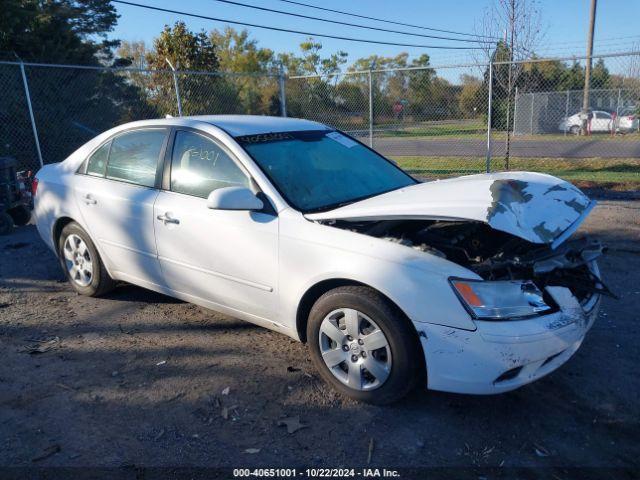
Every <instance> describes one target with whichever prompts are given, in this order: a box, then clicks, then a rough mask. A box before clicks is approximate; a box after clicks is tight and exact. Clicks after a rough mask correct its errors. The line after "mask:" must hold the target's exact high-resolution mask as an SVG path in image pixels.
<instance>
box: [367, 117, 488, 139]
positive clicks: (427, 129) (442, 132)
mask: <svg viewBox="0 0 640 480" xmlns="http://www.w3.org/2000/svg"><path fill="white" fill-rule="evenodd" d="M375 128H376V129H380V130H379V131H376V137H401V138H407V137H411V138H414V137H418V138H419V137H425V138H427V137H428V138H432V137H463V138H474V137H477V138H482V136H483V129H484V130H485V131H486V125H483V124H482V123H478V122H475V121H472V122H469V121H464V120H461V121H460V122H459V123H444V124H437V123H434V124H420V125H413V126H408V127H404V128H397V129H389V130H387V129H385V126H384V125H376V126H375ZM484 135H486V133H484Z"/></svg>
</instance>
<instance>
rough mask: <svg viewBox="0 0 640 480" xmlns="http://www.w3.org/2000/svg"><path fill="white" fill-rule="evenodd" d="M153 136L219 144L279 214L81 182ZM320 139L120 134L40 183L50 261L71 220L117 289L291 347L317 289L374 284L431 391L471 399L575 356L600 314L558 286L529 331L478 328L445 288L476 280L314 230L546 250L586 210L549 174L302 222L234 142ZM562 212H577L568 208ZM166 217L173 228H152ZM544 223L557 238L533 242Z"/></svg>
mask: <svg viewBox="0 0 640 480" xmlns="http://www.w3.org/2000/svg"><path fill="white" fill-rule="evenodd" d="M158 125H161V126H166V127H178V128H179V127H181V126H182V127H190V128H195V129H198V130H200V131H202V132H203V133H205V134H207V135H209V136H211V137H214V138H215V139H217V140H218V141H219V142H220V143H222V144H224V146H226V148H227V149H228V150H229V151H230V152H231V153H232V154H233V155H234V156H235V158H236V160H237V161H238V162H239V163H240V164H241V165H242V166H243V167H244V168H245V169H246V171H247V172H248V174H249V175H250V176H251V177H252V179H253V181H254V182H255V184H256V185H257V186H258V187H259V189H260V190H261V191H262V192H263V193H264V195H265V197H266V198H267V199H268V200H269V201H270V202H271V203H272V205H273V208H274V213H275V214H274V215H270V214H267V213H256V212H249V211H233V210H211V209H209V208H207V204H206V203H207V200H206V199H203V198H198V197H192V196H188V195H183V194H179V193H174V192H169V191H163V190H159V189H155V188H147V187H139V186H134V185H129V184H125V183H121V182H118V181H113V180H106V179H104V178H93V177H89V176H86V175H81V174H77V173H76V171H77V170H78V168H79V166H80V165H81V164H82V163H83V162H84V160H85V159H86V158H87V156H88V155H89V154H90V153H91V152H92V151H93V150H94V149H95V148H96V147H97V146H99V145H100V144H102V143H103V142H104V141H105V140H106V139H107V138H109V137H111V136H112V135H114V134H115V133H117V132H119V131H122V130H124V129H130V128H133V127H148V126H158ZM319 129H328V127H326V126H324V125H321V124H318V123H315V122H309V121H304V120H294V119H283V118H269V117H242V116H212V117H192V118H170V119H163V120H149V121H142V122H134V123H131V124H127V125H123V126H120V127H116V128H115V129H112V130H110V131H108V132H105V133H103V134H101V135H99V136H98V137H96V138H95V139H93V140H91V141H90V142H88V143H87V144H86V145H84V146H83V147H81V148H79V149H78V150H77V151H76V152H74V153H73V154H72V155H71V156H69V157H68V158H67V159H66V160H65V161H63V162H61V163H58V164H52V165H47V166H45V167H44V168H43V169H42V170H40V172H38V174H37V178H38V179H39V186H38V192H37V195H36V202H35V215H36V218H37V227H38V231H39V233H40V235H41V236H42V238H43V240H44V241H45V242H46V244H47V245H48V246H49V247H50V248H51V249H52V250H53V251H54V252H56V251H57V246H56V245H55V239H54V227H55V225H56V222H57V221H58V220H60V219H61V218H70V219H73V220H74V221H76V222H78V223H79V224H80V225H81V226H82V228H83V229H85V230H86V231H87V232H88V233H89V235H90V236H91V238H92V239H93V241H94V243H95V244H96V247H97V248H98V250H99V253H100V255H101V257H102V259H103V261H104V263H105V266H106V268H107V270H108V271H109V273H110V275H111V276H112V277H113V278H115V279H119V280H124V281H127V282H130V283H133V284H137V285H140V286H143V287H146V288H149V289H152V290H155V291H158V292H162V293H165V294H167V295H171V296H174V297H177V298H180V299H183V300H186V301H189V302H193V303H196V304H199V305H202V306H204V307H207V308H211V309H214V310H217V311H220V312H223V313H227V314H229V315H233V316H236V317H239V318H242V319H245V320H247V321H250V322H253V323H256V324H258V325H262V326H265V327H267V328H271V329H274V330H277V331H280V332H282V333H284V334H286V335H289V336H291V337H293V338H296V339H298V338H300V332H299V330H298V325H297V312H298V307H299V305H300V301H301V299H302V298H303V296H304V294H305V293H306V292H307V291H308V290H309V289H311V288H312V287H313V286H314V285H317V284H318V283H320V282H323V281H326V280H333V279H342V280H348V281H352V282H358V283H361V284H365V285H369V286H370V287H372V288H374V289H377V290H378V291H380V292H381V293H382V294H384V295H385V296H386V297H388V298H389V299H390V300H391V301H393V302H394V303H395V304H396V305H397V306H398V307H399V308H400V309H401V310H402V311H403V312H404V313H405V314H406V315H407V317H408V318H409V319H410V320H411V321H412V322H413V324H414V326H415V328H416V331H417V332H418V334H420V339H421V343H422V346H423V350H424V355H425V358H426V365H427V370H428V371H427V376H428V387H429V388H432V389H437V390H444V391H451V392H461V393H480V394H486V393H497V392H502V391H506V390H511V389H513V388H516V387H518V386H521V385H523V384H526V383H528V382H530V381H533V380H535V379H536V378H539V377H541V376H543V375H545V374H547V373H549V372H551V371H552V370H554V369H555V368H557V367H558V366H560V365H561V364H562V363H564V362H565V361H566V360H567V359H568V358H569V357H570V356H571V355H572V354H573V353H574V352H575V351H576V350H577V348H578V347H579V346H580V344H581V342H582V340H583V338H584V336H585V334H586V332H587V330H588V329H589V328H590V326H591V324H592V323H593V318H594V316H595V315H593V316H592V317H591V318H589V319H587V318H584V316H582V317H580V316H576V315H575V312H574V311H573V310H572V307H573V306H574V305H573V303H572V301H571V299H573V300H574V301H575V298H573V296H572V295H571V294H570V293H569V294H568V296H567V292H569V291H568V290H567V289H563V290H566V291H565V292H564V296H562V295H559V298H560V301H559V302H558V303H559V304H560V305H561V307H562V310H561V311H559V312H556V313H552V314H549V315H543V316H540V317H537V318H534V319H528V320H517V321H503V322H489V321H476V320H473V319H472V318H471V317H470V316H469V314H468V313H467V311H466V310H465V308H464V307H463V306H462V304H461V303H460V301H459V299H458V298H457V297H456V295H455V294H454V291H453V289H452V288H451V286H450V284H449V281H448V279H449V277H462V278H468V279H480V277H478V275H476V274H475V273H473V272H472V271H470V270H468V269H466V268H464V267H462V266H459V265H457V264H455V263H452V262H450V261H448V260H446V259H443V258H440V257H438V256H434V255H431V254H429V253H425V252H421V251H417V250H415V249H412V248H407V247H406V246H403V245H400V244H396V243H392V242H389V241H386V240H383V239H378V238H373V237H370V236H366V235H363V234H359V233H355V232H351V231H348V230H343V229H338V228H334V227H331V226H328V225H325V224H322V223H319V222H316V221H313V220H319V219H328V218H331V219H339V218H342V219H346V218H359V219H376V218H436V219H469V220H475V221H481V222H486V223H488V224H489V225H491V226H492V227H493V228H495V229H498V230H502V231H505V232H508V233H512V234H514V235H518V236H521V237H522V238H525V239H528V240H530V241H533V242H537V243H547V242H551V241H553V240H554V238H557V237H558V236H560V235H562V233H563V232H566V231H568V229H572V228H574V227H575V228H577V224H579V222H580V221H581V219H582V218H584V216H585V215H584V211H585V210H588V209H589V208H590V203H589V201H588V199H586V197H584V195H582V194H581V193H580V192H579V190H577V189H575V187H572V186H571V185H569V184H567V183H566V182H563V181H561V180H558V179H556V178H554V177H550V176H548V175H540V174H531V173H513V174H489V175H474V176H470V177H462V178H459V179H452V180H443V181H438V182H431V183H427V184H421V185H416V186H412V187H408V188H405V189H401V190H398V191H394V192H390V193H387V194H383V195H379V196H377V197H374V198H371V199H368V200H364V201H360V202H357V203H354V204H351V205H349V206H346V207H343V208H339V209H336V210H333V211H331V212H325V213H323V214H315V215H307V216H306V217H305V216H304V215H303V214H302V213H300V212H299V211H297V210H295V209H293V208H292V207H290V206H289V205H287V203H286V202H285V201H284V199H283V198H282V197H281V196H280V194H279V193H278V191H277V190H276V189H275V188H274V187H273V185H271V183H270V182H269V181H268V180H267V178H266V177H265V175H264V174H263V173H262V171H261V170H260V169H259V168H258V167H257V165H256V164H255V163H254V162H253V160H252V159H251V158H250V157H249V156H248V155H247V154H246V152H245V151H244V150H243V149H242V148H241V147H240V146H239V145H238V144H237V143H236V141H235V140H234V139H233V136H238V135H248V134H260V133H273V132H285V131H294V130H296V131H300V130H319ZM514 181H515V182H523V183H520V184H519V185H520V186H521V187H523V188H520V189H519V192H520V194H521V195H524V197H523V198H521V199H520V200H519V201H518V200H517V199H516V201H515V202H514V201H513V198H512V197H513V192H512V191H511V190H510V189H511V187H512V186H513V185H514V184H513V183H509V182H514ZM495 182H506V183H504V185H503V187H504V186H505V185H506V187H505V188H506V195H507V197H500V198H502V199H504V198H507V201H506V204H508V205H507V206H508V207H510V208H507V209H506V210H504V211H499V212H498V211H495V204H494V201H495V198H494V197H492V193H491V185H494V184H495ZM553 187H561V188H558V189H555V190H554V188H553ZM501 191H504V189H503V190H501ZM547 191H550V193H548V194H547V195H546V196H545V192H547ZM87 195H88V196H89V198H88V199H87ZM510 195H511V196H510ZM529 195H531V196H532V197H533V198H531V199H529V197H528V196H529ZM525 200H526V201H525ZM567 201H573V202H576V203H574V204H573V207H571V206H569V205H568V204H567V203H566V202H567ZM492 208H493V210H492ZM576 208H577V209H576ZM581 209H582V212H581V211H580V210H581ZM492 212H493V214H492ZM165 214H167V215H169V216H170V217H171V218H176V219H179V221H180V223H179V224H178V225H174V224H171V223H166V222H165V223H163V222H160V221H157V220H156V218H157V216H158V215H165ZM540 224H543V225H544V226H545V231H550V232H554V235H555V237H553V238H552V237H551V236H548V237H545V238H542V237H541V236H540V234H539V233H536V229H535V227H536V226H538V225H540ZM538 231H539V229H538ZM562 302H564V303H562ZM556 354H559V355H558V356H557V357H555V358H552V359H550V360H549V358H550V357H553V356H554V355H556ZM545 362H546V363H545ZM516 366H523V368H522V370H521V372H520V373H519V374H518V375H517V376H516V377H515V378H513V379H510V380H509V381H506V382H500V383H494V380H495V379H496V377H497V376H498V375H500V373H501V372H504V371H505V370H507V369H510V368H513V367H516Z"/></svg>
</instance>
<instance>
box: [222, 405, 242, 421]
mask: <svg viewBox="0 0 640 480" xmlns="http://www.w3.org/2000/svg"><path fill="white" fill-rule="evenodd" d="M236 408H238V406H237V405H231V406H230V407H224V408H223V409H222V418H224V419H225V420H228V419H229V414H230V413H235V415H234V416H235V417H238V416H239V415H238V412H236V411H235V410H236Z"/></svg>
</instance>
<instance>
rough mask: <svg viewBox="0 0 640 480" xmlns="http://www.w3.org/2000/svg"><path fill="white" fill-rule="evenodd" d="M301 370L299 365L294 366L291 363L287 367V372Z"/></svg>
mask: <svg viewBox="0 0 640 480" xmlns="http://www.w3.org/2000/svg"><path fill="white" fill-rule="evenodd" d="M299 371H300V369H299V368H298V367H292V366H291V365H289V366H288V367H287V372H289V373H293V372H299Z"/></svg>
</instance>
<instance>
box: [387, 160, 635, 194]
mask: <svg viewBox="0 0 640 480" xmlns="http://www.w3.org/2000/svg"><path fill="white" fill-rule="evenodd" d="M391 158H392V159H393V160H395V161H396V162H398V164H399V165H400V166H401V167H402V168H403V169H405V170H406V171H408V172H409V173H410V174H412V175H414V176H419V177H425V178H444V177H452V176H457V175H461V174H468V173H480V172H483V171H484V170H485V159H484V158H480V157H472V158H463V157H404V156H394V157H391ZM492 169H493V170H504V160H503V159H494V161H493V163H492ZM509 169H510V170H520V171H522V170H526V171H530V172H542V173H549V174H551V175H555V176H557V177H560V178H564V179H565V180H569V181H571V182H573V183H576V184H578V185H581V186H602V187H606V188H610V189H614V190H640V159H635V158H616V159H611V158H587V159H565V158H511V159H510V164H509Z"/></svg>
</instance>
